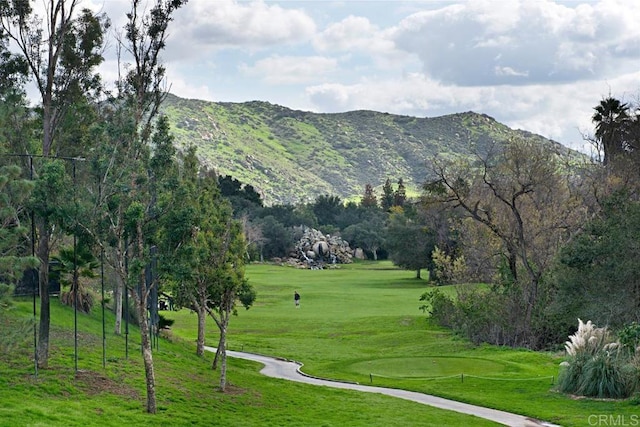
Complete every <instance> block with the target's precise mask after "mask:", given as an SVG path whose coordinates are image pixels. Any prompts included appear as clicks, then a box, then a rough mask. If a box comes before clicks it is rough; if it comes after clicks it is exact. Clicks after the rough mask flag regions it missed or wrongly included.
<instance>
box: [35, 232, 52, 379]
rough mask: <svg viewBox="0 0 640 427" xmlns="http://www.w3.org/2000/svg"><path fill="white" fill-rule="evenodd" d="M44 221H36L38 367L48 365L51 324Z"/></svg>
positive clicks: (46, 236) (46, 240)
mask: <svg viewBox="0 0 640 427" xmlns="http://www.w3.org/2000/svg"><path fill="white" fill-rule="evenodd" d="M48 228H49V227H48V225H47V223H46V221H44V220H43V221H40V222H39V223H38V235H39V236H40V237H39V239H38V249H37V254H38V258H39V259H40V273H39V275H38V282H39V286H38V288H39V291H40V324H39V328H38V346H37V355H38V367H39V368H41V369H46V368H47V367H48V366H49V328H50V324H51V307H50V301H49V244H50V241H49V230H48Z"/></svg>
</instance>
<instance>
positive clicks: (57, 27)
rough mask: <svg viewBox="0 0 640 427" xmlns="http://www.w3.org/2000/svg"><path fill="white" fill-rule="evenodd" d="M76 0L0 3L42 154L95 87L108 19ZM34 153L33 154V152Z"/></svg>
mask: <svg viewBox="0 0 640 427" xmlns="http://www.w3.org/2000/svg"><path fill="white" fill-rule="evenodd" d="M79 4H80V1H79V0H48V1H46V2H45V16H44V17H40V16H38V15H37V14H36V13H35V11H34V10H33V8H32V7H31V2H29V1H24V0H7V1H4V2H1V3H0V29H1V30H2V32H3V34H5V35H7V36H8V37H9V38H10V39H11V41H12V42H13V44H14V45H15V46H17V48H18V50H19V51H20V54H21V56H22V60H23V61H24V62H25V63H26V65H27V67H28V69H29V71H30V77H31V79H32V80H33V81H34V82H35V86H36V88H37V90H38V94H39V96H40V102H41V105H40V106H41V113H42V134H41V138H42V144H41V146H40V152H39V153H36V154H39V155H42V156H45V157H49V156H52V155H56V154H64V153H59V152H56V141H57V140H58V137H59V135H60V133H61V131H62V130H61V129H60V124H61V122H60V121H61V119H62V117H63V116H64V115H65V111H66V110H67V109H68V107H69V106H70V105H71V104H73V103H74V102H75V101H76V100H77V99H78V97H84V96H86V95H87V94H90V93H93V92H95V91H97V90H99V88H100V79H99V78H98V77H97V76H96V74H95V68H96V67H97V66H98V65H99V64H100V63H101V62H102V60H103V58H102V55H101V52H102V47H103V42H104V33H105V30H106V28H107V27H108V20H107V19H106V17H105V16H104V15H95V14H93V13H92V12H91V11H89V10H88V9H84V10H78V9H79ZM32 154H33V153H32ZM50 226H51V222H50V221H48V220H47V219H46V218H43V217H38V218H37V230H38V244H37V256H38V258H39V259H40V277H39V282H40V325H39V334H38V337H39V339H38V352H37V357H38V365H39V366H40V367H41V368H46V367H47V365H48V359H49V326H50V307H49V295H48V292H47V284H48V282H49V269H48V265H49V258H50V253H51V241H50V235H51V233H52V229H51V227H50Z"/></svg>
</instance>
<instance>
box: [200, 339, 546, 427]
mask: <svg viewBox="0 0 640 427" xmlns="http://www.w3.org/2000/svg"><path fill="white" fill-rule="evenodd" d="M205 349H206V350H208V351H213V352H215V351H216V349H215V348H213V347H205ZM227 355H228V356H230V357H236V358H239V359H246V360H252V361H254V362H259V363H262V364H263V365H264V368H262V370H261V371H260V373H261V374H263V375H266V376H268V377H272V378H282V379H286V380H289V381H296V382H301V383H306V384H313V385H319V386H326V387H334V388H342V389H349V390H358V391H363V392H367V393H380V394H386V395H388V396H394V397H399V398H400V399H405V400H411V401H413V402H418V403H422V404H424V405H429V406H434V407H436V408H440V409H446V410H449V411H455V412H460V413H463V414H467V415H473V416H476V417H480V418H485V419H487V420H490V421H494V422H496V423H500V424H504V425H507V426H511V427H538V426H547V427H559V426H555V425H554V424H550V423H546V422H543V421H539V420H535V419H532V418H529V417H525V416H523V415H517V414H512V413H509V412H504V411H499V410H497V409H490V408H484V407H481V406H475V405H470V404H468V403H462V402H456V401H455V400H448V399H443V398H441V397H436V396H431V395H429V394H423V393H417V392H414V391H407V390H398V389H394V388H386V387H375V386H367V385H361V384H356V383H346V382H339V381H332V380H326V379H321V378H316V377H312V376H310V375H307V374H305V373H303V372H302V371H300V367H301V366H302V364H300V363H298V362H292V361H290V360H284V359H278V358H274V357H268V356H262V355H259V354H253V353H243V352H239V351H227Z"/></svg>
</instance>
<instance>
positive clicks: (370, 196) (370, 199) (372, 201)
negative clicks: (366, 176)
mask: <svg viewBox="0 0 640 427" xmlns="http://www.w3.org/2000/svg"><path fill="white" fill-rule="evenodd" d="M360 206H362V207H363V208H377V207H378V199H377V197H376V192H375V190H374V189H373V187H372V186H371V184H367V185H366V186H365V189H364V196H362V200H361V201H360Z"/></svg>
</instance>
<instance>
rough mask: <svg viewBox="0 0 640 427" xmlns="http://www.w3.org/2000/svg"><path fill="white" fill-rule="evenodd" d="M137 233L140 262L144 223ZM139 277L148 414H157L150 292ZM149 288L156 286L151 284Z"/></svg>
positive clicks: (141, 276)
mask: <svg viewBox="0 0 640 427" xmlns="http://www.w3.org/2000/svg"><path fill="white" fill-rule="evenodd" d="M136 232H137V252H138V254H137V255H138V257H139V259H140V260H142V259H144V241H143V238H142V221H138V223H137V225H136ZM140 270H141V271H140V274H139V276H138V284H139V287H140V295H139V296H137V295H136V292H135V290H134V291H133V292H132V294H134V300H135V301H136V303H137V304H138V316H139V319H140V338H141V344H142V358H143V359H144V374H145V379H146V384H147V413H149V414H155V413H156V411H157V409H156V385H155V384H156V379H155V373H154V370H153V356H152V353H151V340H150V337H149V322H148V321H147V299H148V297H147V295H148V290H147V287H146V286H145V272H144V269H140ZM149 286H155V284H154V283H150V284H149Z"/></svg>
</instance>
